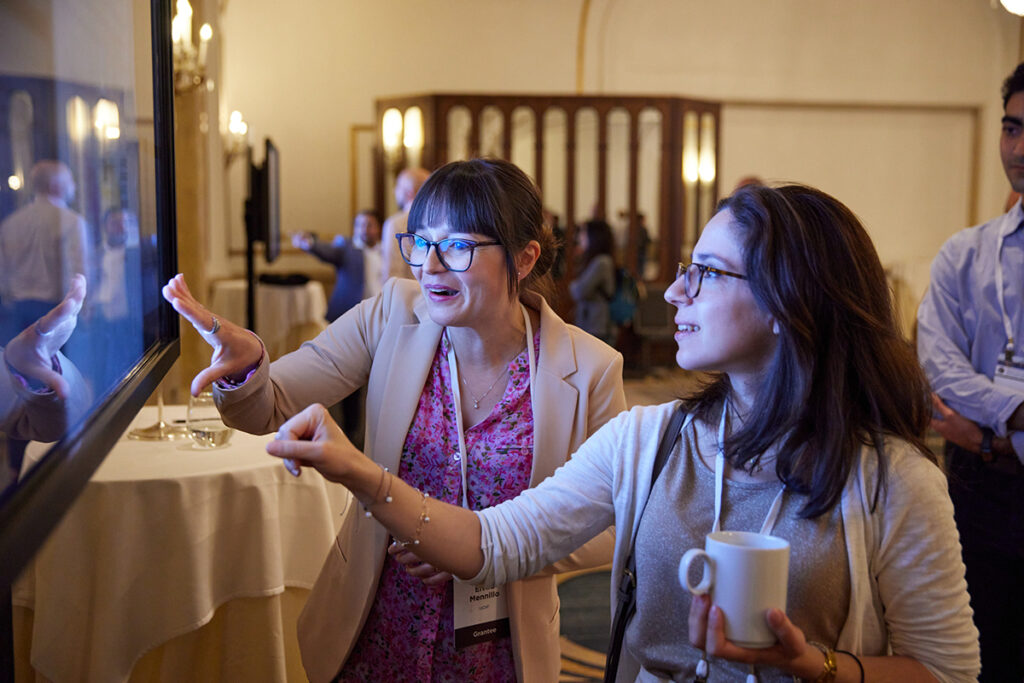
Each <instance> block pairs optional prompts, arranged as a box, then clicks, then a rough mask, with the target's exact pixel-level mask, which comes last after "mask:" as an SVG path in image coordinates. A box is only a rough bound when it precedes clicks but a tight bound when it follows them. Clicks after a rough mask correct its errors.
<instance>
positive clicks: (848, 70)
mask: <svg viewBox="0 0 1024 683" xmlns="http://www.w3.org/2000/svg"><path fill="white" fill-rule="evenodd" d="M283 7H285V5H283V4H282V3H277V2H273V1H272V0H247V1H246V2H232V3H228V4H227V9H226V11H225V12H224V14H223V15H222V16H221V17H220V27H221V30H222V40H223V43H222V50H223V52H222V58H223V69H222V71H221V74H220V82H219V84H218V86H219V94H220V105H221V107H220V109H221V114H220V116H221V120H222V122H223V121H224V120H225V119H226V115H227V111H229V110H231V109H240V110H241V111H242V112H243V113H244V114H245V117H246V120H247V121H248V122H249V125H250V131H251V135H252V140H253V141H254V142H255V143H257V144H260V145H261V144H262V138H263V137H264V136H270V137H272V138H273V139H274V141H275V142H276V143H277V145H278V146H279V147H280V149H281V154H282V190H283V196H282V207H283V223H284V226H285V229H286V230H287V229H290V230H298V229H302V230H306V229H311V230H318V231H321V232H347V231H348V229H349V228H348V226H349V222H350V217H351V214H352V212H353V211H354V210H355V209H356V208H358V207H352V206H349V197H348V188H349V182H350V178H349V129H350V126H352V125H353V124H361V123H372V117H373V101H374V99H375V98H376V97H380V96H385V95H395V94H405V93H414V92H428V91H441V90H446V91H453V90H454V91H460V90H461V91H490V92H496V91H526V92H573V91H574V89H575V83H576V47H577V28H578V22H579V10H580V3H579V2H568V1H564V0H517V1H516V2H499V1H498V0H445V1H444V2H433V3H425V2H419V1H417V0H381V1H379V2H372V3H370V2H354V1H347V2H337V1H334V0H303V1H302V2H296V3H292V4H291V5H289V6H287V7H288V9H282V8H283ZM590 7H591V9H590V15H589V21H588V24H587V31H586V43H585V52H584V55H585V58H584V74H585V76H584V87H585V90H586V91H587V92H589V93H610V92H622V93H654V94H673V95H690V96H694V97H701V98H712V99H721V100H723V101H725V102H726V106H725V108H724V110H723V135H722V151H721V159H720V168H719V178H720V181H721V186H722V189H723V191H728V189H729V188H731V186H732V184H733V183H734V182H735V180H736V179H737V178H739V177H740V176H742V175H745V174H747V173H751V172H756V173H760V174H762V175H764V176H766V177H768V178H772V179H776V180H795V181H800V182H806V183H810V184H813V185H818V186H821V187H822V188H823V189H825V190H827V191H829V192H832V193H834V194H836V195H837V196H838V197H840V198H841V199H843V200H844V201H846V202H847V203H848V204H849V205H850V206H851V208H853V209H854V211H856V212H857V213H858V215H860V216H861V217H862V218H863V219H864V220H865V222H866V223H867V224H868V226H869V230H870V231H871V233H872V235H873V237H874V238H875V240H876V243H877V245H878V248H879V251H880V253H881V255H882V258H883V261H884V262H885V263H886V265H887V266H889V267H890V269H891V270H892V272H893V273H894V274H896V275H897V276H899V277H901V278H903V279H904V280H906V282H907V287H908V291H909V292H910V294H908V297H909V298H911V299H912V298H913V297H915V296H918V295H919V292H920V291H923V288H924V286H925V284H926V283H927V264H928V263H929V262H930V261H931V259H932V257H933V256H934V253H935V251H936V250H937V249H938V247H939V246H940V245H941V243H942V241H944V239H945V238H946V237H948V236H949V235H950V234H952V232H954V231H955V230H957V229H958V228H960V227H962V226H963V225H965V223H966V221H967V218H968V216H969V215H971V214H972V213H973V214H975V215H977V216H979V217H987V216H990V215H993V214H996V213H998V212H999V211H1000V210H1001V208H1000V207H1001V205H1002V202H1003V200H1004V198H1005V196H1006V192H1007V189H1008V188H1007V185H1006V181H1005V179H1004V177H1003V174H1002V170H1001V167H1000V165H999V161H998V155H997V153H996V145H997V139H998V131H999V121H998V119H999V116H1000V113H1001V108H1000V103H999V100H998V89H999V85H1000V82H1001V80H1002V78H1003V77H1004V76H1005V75H1006V73H1008V72H1009V70H1011V69H1012V67H1013V66H1014V65H1015V64H1016V62H1017V59H1018V55H1019V45H1018V42H1019V31H1020V21H1019V19H1017V18H1016V17H1013V16H1011V15H1009V14H1007V13H1006V12H1005V11H1003V10H1002V9H1001V8H998V7H996V8H993V7H991V5H990V3H988V2H985V1H984V0H971V1H967V0H900V2H892V1H891V0H860V1H859V2H852V3H850V2H847V3H840V2H832V1H827V2H812V1H811V0H773V1H772V2H763V0H728V1H727V2H697V1H696V0H686V1H683V0H619V1H615V0H594V1H593V2H592V3H591V5H590ZM740 101H742V102H740ZM750 101H755V102H774V103H784V104H787V105H792V104H793V103H797V102H833V103H834V102H843V103H848V104H854V105H861V104H870V105H876V104H883V105H884V104H896V105H904V104H915V105H948V106H961V105H963V106H967V107H981V108H982V109H981V119H980V121H981V130H980V145H981V155H980V168H979V175H978V180H979V184H978V188H977V190H978V191H977V202H976V206H971V202H970V194H969V188H970V180H971V177H970V172H969V165H970V161H971V156H970V154H971V149H972V147H971V145H972V144H973V139H972V137H971V135H972V130H973V129H972V127H971V121H970V116H968V115H967V114H964V113H963V110H961V111H960V112H959V113H958V112H956V111H948V112H942V111H938V112H922V111H917V110H914V111H911V112H906V111H886V110H884V109H872V108H869V109H866V110H845V111H844V110H816V109H810V110H808V109H805V108H799V107H797V108H793V107H791V106H786V107H781V108H779V107H767V108H759V107H756V106H751V104H750ZM730 102H734V103H737V104H735V105H730V104H729V103H730ZM222 126H223V123H222ZM365 172H368V169H366V171H365ZM360 182H361V183H362V184H364V186H365V184H366V183H368V182H369V178H368V176H367V177H362V178H360ZM237 184H238V183H237V182H235V183H233V184H232V183H229V184H228V187H227V189H228V192H229V195H228V196H227V198H226V199H225V200H224V207H223V213H224V216H225V218H224V222H225V225H227V224H229V223H230V222H231V221H236V227H235V229H236V230H238V229H239V228H238V226H239V225H240V223H237V221H238V220H239V216H240V206H241V198H240V197H237V196H230V193H234V194H238V193H239V189H238V187H237ZM218 229H226V228H225V227H224V226H220V227H219V228H218ZM308 265H310V264H309V262H308V260H306V259H304V258H303V257H301V256H295V257H293V258H291V259H286V260H285V261H284V263H283V264H282V266H281V267H282V268H285V269H294V268H295V267H298V268H304V267H306V266H308ZM217 267H218V269H219V268H221V267H223V268H235V269H237V270H239V272H240V268H241V261H240V260H239V259H235V260H233V261H232V262H230V263H229V262H227V261H224V262H223V263H220V264H218V266H217Z"/></svg>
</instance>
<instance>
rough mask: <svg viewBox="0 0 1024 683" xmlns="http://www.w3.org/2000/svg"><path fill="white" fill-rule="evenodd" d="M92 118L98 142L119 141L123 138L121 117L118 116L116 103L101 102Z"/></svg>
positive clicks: (94, 110)
mask: <svg viewBox="0 0 1024 683" xmlns="http://www.w3.org/2000/svg"><path fill="white" fill-rule="evenodd" d="M92 118H93V125H94V126H95V127H96V138H97V139H98V140H101V141H106V140H117V139H118V138H119V137H121V117H120V115H119V114H118V111H117V104H116V103H114V102H111V101H110V100H99V101H98V102H97V103H96V106H95V107H93V117H92Z"/></svg>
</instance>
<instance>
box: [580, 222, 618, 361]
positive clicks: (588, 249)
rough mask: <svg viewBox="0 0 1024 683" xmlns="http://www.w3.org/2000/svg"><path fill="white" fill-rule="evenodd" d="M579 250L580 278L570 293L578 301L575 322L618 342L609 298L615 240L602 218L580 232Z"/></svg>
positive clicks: (586, 225) (612, 289) (598, 336)
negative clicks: (609, 307) (615, 336)
mask: <svg viewBox="0 0 1024 683" xmlns="http://www.w3.org/2000/svg"><path fill="white" fill-rule="evenodd" d="M576 235H577V243H576V249H577V250H578V252H579V262H578V266H577V275H576V278H575V279H574V280H573V281H572V282H570V283H569V295H570V296H571V297H572V300H573V301H575V302H576V311H575V321H574V322H575V323H576V326H577V327H579V328H580V329H582V330H583V331H584V332H589V333H590V334H592V335H594V336H595V337H597V338H598V339H601V340H603V341H606V342H608V343H609V344H611V343H613V342H614V339H613V332H614V330H613V329H612V324H611V316H610V315H609V310H608V302H609V301H611V298H612V295H613V294H615V257H614V255H613V253H614V250H615V240H614V237H613V236H612V228H611V226H610V225H608V224H607V223H605V222H604V221H602V220H597V219H595V220H590V221H587V222H586V223H584V224H583V225H582V226H581V227H580V229H579V231H577V233H576Z"/></svg>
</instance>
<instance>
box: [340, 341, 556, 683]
mask: <svg viewBox="0 0 1024 683" xmlns="http://www.w3.org/2000/svg"><path fill="white" fill-rule="evenodd" d="M533 346H534V351H535V353H536V354H537V358H538V362H539V356H540V332H539V331H538V332H537V333H536V334H535V335H534V338H533ZM509 372H510V377H511V378H510V380H509V382H508V386H507V387H506V389H505V393H504V395H503V396H502V397H501V400H499V401H498V403H497V405H495V407H494V409H493V410H492V411H491V413H490V415H488V416H487V417H486V418H484V419H483V420H482V421H481V422H480V423H479V424H477V425H474V426H472V427H470V428H468V429H467V430H466V450H467V452H468V453H469V462H468V463H466V476H467V480H468V489H469V504H470V507H471V508H472V509H473V510H482V509H484V508H486V507H491V506H493V505H497V504H498V503H500V502H502V501H505V500H509V499H510V498H514V497H515V496H516V495H517V494H519V493H520V492H521V491H522V490H523V489H525V488H527V486H529V483H530V473H531V470H532V468H533V410H532V408H531V406H530V366H529V359H528V358H527V355H526V349H523V352H522V353H521V354H519V356H517V357H516V358H515V359H514V360H513V361H512V362H511V363H510V365H509ZM454 408H455V401H454V399H453V397H452V392H451V374H450V372H449V367H448V338H447V336H446V335H442V337H441V343H440V344H439V345H438V348H437V353H435V354H434V361H433V363H432V365H431V368H430V374H429V375H428V376H427V381H426V384H425V385H424V387H423V393H422V394H420V401H419V406H418V407H417V409H416V416H415V418H414V419H413V423H412V426H411V427H410V428H409V433H408V435H407V436H406V438H405V446H404V447H403V448H402V461H401V468H400V472H399V475H400V476H401V478H402V479H403V480H405V481H406V482H408V483H409V484H410V485H412V486H415V487H416V488H418V489H419V490H421V491H424V492H426V493H429V494H430V495H431V497H433V498H437V499H438V500H442V501H444V502H446V503H452V504H454V505H460V504H461V502H462V478H461V477H462V475H461V466H460V463H459V458H460V456H459V439H458V432H457V429H456V426H455V414H454V412H453V411H454ZM339 609H346V606H345V605H339ZM515 679H516V672H515V664H514V662H513V659H512V643H511V639H510V638H501V639H499V640H495V641H491V642H487V643H479V644H476V645H472V646H469V647H467V648H464V649H462V650H456V649H455V627H454V621H453V607H452V586H451V583H450V582H449V583H447V584H445V585H444V586H426V585H424V584H423V582H422V581H421V580H420V579H417V578H413V577H411V576H409V575H408V574H407V573H406V572H405V570H404V569H403V568H402V565H400V564H398V563H397V562H396V561H395V560H394V559H392V558H391V556H390V555H389V556H387V557H386V559H385V561H384V569H383V571H382V572H381V576H380V584H379V586H378V588H377V595H376V597H375V599H374V601H373V606H372V608H371V609H370V614H369V616H368V617H367V619H366V623H365V624H364V625H363V630H362V633H360V635H359V639H358V640H357V641H356V644H355V647H354V648H353V650H352V653H351V654H350V655H349V658H348V660H347V661H346V662H345V666H344V668H343V669H342V671H341V674H340V675H339V677H338V680H340V681H389V682H390V681H475V682H476V681H480V682H487V681H494V682H498V681H515Z"/></svg>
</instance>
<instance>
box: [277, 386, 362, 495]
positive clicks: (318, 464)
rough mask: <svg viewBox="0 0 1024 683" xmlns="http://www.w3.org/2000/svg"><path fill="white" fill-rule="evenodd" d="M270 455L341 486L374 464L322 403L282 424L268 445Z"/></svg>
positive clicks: (315, 404)
mask: <svg viewBox="0 0 1024 683" xmlns="http://www.w3.org/2000/svg"><path fill="white" fill-rule="evenodd" d="M267 453H270V454H271V455H274V456H277V457H278V458H287V459H288V460H290V461H291V462H292V463H294V464H295V465H297V466H299V467H313V468H314V469H316V470H317V471H318V472H320V474H322V475H323V476H324V478H325V479H328V480H330V481H334V482H338V483H341V484H346V483H347V480H346V477H347V476H348V475H349V474H350V473H352V471H353V470H354V469H355V468H356V467H357V466H358V465H366V464H370V465H372V463H370V460H369V458H367V457H366V456H365V455H363V453H362V451H360V450H359V449H358V448H356V447H355V446H353V445H352V442H351V441H349V438H348V437H347V436H345V432H343V431H341V428H340V427H338V424H337V423H336V422H335V421H334V419H333V418H332V417H331V416H330V414H329V413H328V412H327V409H326V408H324V407H323V406H322V405H320V404H319V403H314V404H313V405H311V406H309V407H307V408H306V409H305V410H303V411H302V412H300V413H298V414H297V415H295V416H294V417H292V418H291V419H290V420H288V421H287V422H285V423H284V424H283V425H281V428H280V429H278V430H277V435H276V437H275V440H274V441H271V442H270V443H268V444H267ZM373 466H374V467H376V466H375V465H373Z"/></svg>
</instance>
